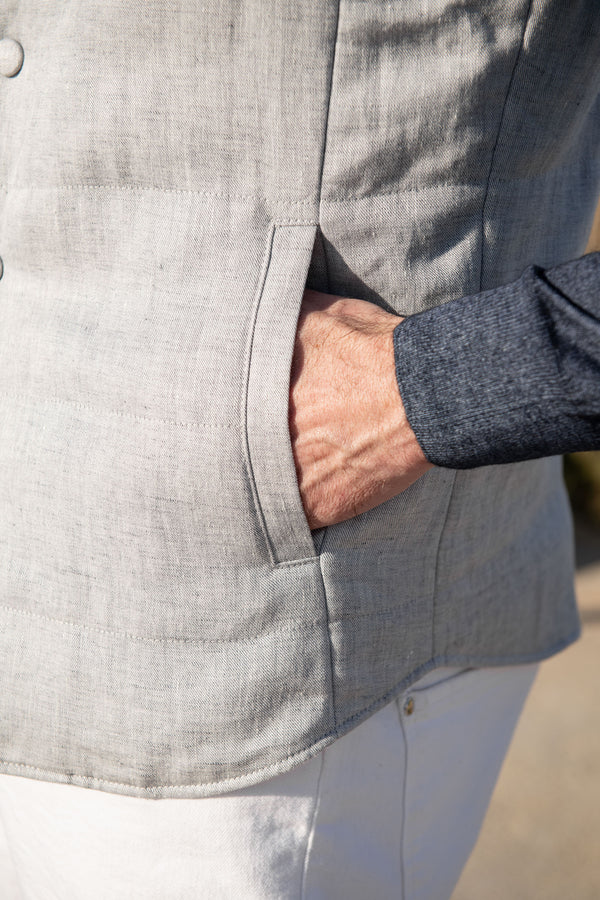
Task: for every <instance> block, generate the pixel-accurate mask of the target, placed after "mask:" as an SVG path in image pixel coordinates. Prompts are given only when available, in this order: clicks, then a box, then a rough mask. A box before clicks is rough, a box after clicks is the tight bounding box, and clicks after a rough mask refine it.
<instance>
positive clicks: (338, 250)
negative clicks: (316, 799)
mask: <svg viewBox="0 0 600 900" xmlns="http://www.w3.org/2000/svg"><path fill="white" fill-rule="evenodd" d="M559 20H560V21H561V27H560V29H558V28H557V27H556V25H555V24H553V23H555V22H556V21H559ZM599 32H600V28H599V22H598V16H597V14H596V13H595V3H591V2H588V3H585V2H582V3H579V4H572V3H566V2H558V0H538V2H536V0H534V2H533V3H531V4H530V3H528V2H519V3H515V4H512V5H511V9H510V11H509V12H507V11H506V4H502V3H500V2H493V0H486V2H484V3H479V4H464V5H462V6H459V7H457V6H456V4H455V3H450V2H448V0H437V2H433V3H432V2H422V3H412V4H390V3H380V2H378V0H377V2H376V0H373V2H362V0H361V2H359V0H342V2H341V3H339V4H337V3H335V2H333V0H328V2H323V3H320V4H317V5H316V6H315V4H312V3H298V2H294V3H292V2H291V0H289V2H288V0H281V2H279V3H277V4H275V5H274V4H272V3H267V2H264V3H263V2H256V0H253V2H251V0H248V2H240V0H226V2H222V0H219V2H218V3H217V2H216V0H215V2H212V0H211V2H208V3H204V4H202V5H198V4H196V3H194V2H192V0H177V2H176V3H171V2H170V3H167V2H166V0H152V2H141V0H139V2H136V3H130V4H121V3H117V2H116V0H105V2H103V3H100V2H97V3H86V4H81V3H79V2H77V0H70V2H66V3H61V4H48V3H44V2H42V0H11V2H9V3H6V4H4V7H3V10H2V11H0V38H4V39H6V40H10V41H16V42H18V44H19V45H21V46H22V48H23V65H22V67H21V70H20V71H19V72H18V74H16V75H12V76H10V77H9V76H6V75H5V76H4V77H2V78H1V81H0V111H1V116H2V128H1V129H0V177H1V179H2V184H3V196H2V200H1V203H0V255H1V256H2V260H3V263H4V274H3V277H2V280H1V281H0V297H1V312H0V353H1V356H2V373H1V375H0V382H1V397H0V400H1V402H0V607H1V610H0V614H1V616H2V629H1V630H0V653H1V654H2V659H3V660H4V665H3V669H2V676H1V677H2V684H1V685H0V697H1V698H2V700H1V701H0V703H1V709H2V715H1V717H0V759H1V760H2V762H1V763H0V770H2V771H7V772H13V773H15V774H23V775H28V776H30V777H34V778H44V779H49V780H55V781H63V782H72V783H75V784H80V785H84V786H88V787H94V788H99V789H102V790H108V791H113V792H117V793H125V794H131V795H138V796H152V797H176V796H202V795H211V794H216V793H219V792H222V791H227V790H231V789H232V788H233V787H236V786H240V787H241V786H243V785H245V784H249V783H252V782H255V781H259V780H261V779H263V778H267V777H269V776H270V775H273V774H275V773H276V772H280V771H284V770H285V769H287V768H290V767H291V766H292V765H294V764H296V763H298V762H300V761H302V760H303V759H306V758H307V757H308V756H309V755H311V754H314V753H315V752H317V750H318V749H319V748H321V747H324V746H326V745H327V744H328V743H330V742H331V741H333V740H334V739H335V738H336V737H337V736H339V735H341V734H342V733H344V732H345V731H347V730H348V729H349V728H351V727H353V726H354V725H356V724H358V723H359V722H360V721H362V720H363V719H364V718H365V717H366V716H368V715H369V714H370V713H372V712H374V711H375V710H376V709H377V708H379V707H380V706H381V705H382V704H383V703H385V702H387V701H388V700H389V699H390V698H391V697H393V696H394V695H395V694H397V693H398V692H399V691H401V690H403V689H404V688H405V687H406V685H408V684H409V683H411V682H412V681H414V680H415V679H417V678H418V677H420V675H421V674H422V673H423V672H424V671H426V670H427V669H429V668H432V667H434V666H436V665H442V664H443V665H445V664H448V665H455V664H458V665H463V664H464V665H477V664H505V663H510V662H519V661H525V660H533V659H538V658H541V657H543V656H547V655H549V654H550V653H552V652H555V651H556V650H557V649H559V648H560V647H562V646H564V645H566V644H567V643H568V642H569V641H571V640H573V639H574V637H575V636H576V634H577V631H578V621H577V615H576V612H575V608H574V603H573V593H572V546H571V528H570V520H569V515H568V509H567V503H566V498H565V494H564V489H563V487H562V483H561V480H560V472H559V463H558V462H557V461H556V460H542V461H534V462H530V463H523V464H518V465H514V466H508V467H507V466H501V467H489V468H485V469H480V470H476V471H472V472H460V473H457V472H453V471H451V470H442V469H437V470H433V471H431V472H430V473H428V474H427V475H426V476H425V477H423V478H422V479H420V480H419V481H418V482H417V483H416V484H414V485H413V486H412V487H411V488H409V490H407V491H406V492H404V493H403V494H402V495H400V496H399V497H396V498H394V499H393V500H391V501H389V502H388V503H385V504H383V505H382V506H380V507H378V508H377V509H374V510H371V511H369V512H368V513H365V514H363V515H361V516H358V517H356V518H355V519H352V520H350V521H348V522H344V523H342V524H340V525H336V526H333V527H331V528H328V529H325V530H324V531H321V532H316V533H312V534H311V532H310V530H309V528H308V524H307V521H306V518H305V516H304V513H303V510H302V504H301V501H300V495H299V491H298V485H297V481H296V475H295V470H294V462H293V456H292V451H291V444H290V438H289V432H288V424H287V416H288V390H289V372H290V364H291V358H292V351H293V343H294V336H295V330H296V323H297V318H298V314H299V309H300V304H301V300H302V293H303V289H304V287H305V285H306V283H308V284H309V285H310V286H312V287H315V288H317V289H321V290H324V291H328V292H332V293H340V294H347V295H352V296H356V297H361V298H363V299H366V300H370V301H372V302H374V303H378V304H381V305H383V306H386V307H387V308H391V309H393V310H395V311H397V312H398V313H401V314H409V313H412V312H416V311H418V310H420V309H424V308H427V307H429V306H433V305H435V304H439V303H443V302H446V301H447V300H450V299H452V298H453V297H457V296H460V295H463V294H466V293H472V292H476V291H478V290H480V289H482V288H488V287H491V286H493V285H494V284H499V283H501V282H503V281H507V280H510V279H511V278H513V277H516V276H517V275H518V274H519V273H520V271H521V270H522V269H523V268H524V267H525V266H526V265H528V264H529V263H531V262H536V263H539V264H542V265H550V264H553V263H558V262H560V261H563V260H565V259H568V258H570V257H574V256H576V255H578V254H579V253H580V252H582V250H583V247H584V245H585V238H586V235H587V231H588V230H589V225H590V222H591V216H592V214H593V208H594V201H595V198H596V196H597V193H598V184H599V180H600V179H599V178H598V160H597V153H596V151H595V147H597V146H598V125H599V123H598V112H597V111H598V101H597V98H598V91H599V83H598V72H597V62H596V61H597V59H598V52H599V50H600V37H599ZM572 45H575V46H577V47H578V48H579V52H578V54H577V55H576V56H575V57H573V55H571V56H570V57H565V55H564V54H565V52H566V48H570V47H571V46H572ZM557 109H560V110H562V112H561V118H560V122H561V127H560V128H557V127H556V121H557V119H556V115H558V113H557V112H556V113H555V112H554V111H555V110H557ZM551 113H552V115H551Z"/></svg>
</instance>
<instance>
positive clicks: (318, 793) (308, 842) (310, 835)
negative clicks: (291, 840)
mask: <svg viewBox="0 0 600 900" xmlns="http://www.w3.org/2000/svg"><path fill="white" fill-rule="evenodd" d="M326 752H327V751H326V750H322V751H321V766H320V768H319V776H318V778H317V789H316V794H315V803H314V806H313V810H312V815H311V817H310V828H309V830H308V835H307V837H306V849H305V851H304V863H303V866H302V877H301V880H300V900H306V879H307V877H308V861H309V859H310V855H311V852H312V845H313V840H314V836H315V827H316V824H317V814H318V812H319V807H320V805H321V779H322V777H323V769H324V768H325V754H326Z"/></svg>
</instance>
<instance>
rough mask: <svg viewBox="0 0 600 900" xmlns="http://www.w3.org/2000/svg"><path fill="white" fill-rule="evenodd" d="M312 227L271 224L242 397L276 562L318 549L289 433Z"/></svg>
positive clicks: (261, 510)
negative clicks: (296, 343) (293, 371)
mask: <svg viewBox="0 0 600 900" xmlns="http://www.w3.org/2000/svg"><path fill="white" fill-rule="evenodd" d="M315 235H316V226H315V225H300V226H298V225H290V226H277V225H276V226H274V227H273V229H272V231H271V235H270V240H269V252H268V259H267V263H266V266H265V270H264V277H263V280H262V286H261V288H260V290H259V296H258V299H257V303H256V307H255V318H254V323H253V329H252V337H251V348H250V357H249V360H250V361H249V368H248V381H247V392H246V398H245V399H246V402H245V410H244V416H245V434H246V441H247V443H246V451H247V462H248V469H249V475H250V483H251V486H252V491H253V495H254V502H255V508H256V513H257V517H258V520H259V523H260V527H261V528H262V530H263V533H264V537H265V542H266V546H267V550H268V553H269V557H270V560H271V562H272V563H273V564H274V565H277V564H281V563H286V562H293V561H295V560H299V559H306V558H310V557H314V556H315V555H316V546H317V545H316V539H318V537H320V535H316V536H315V539H313V535H312V534H311V531H310V528H309V526H308V521H307V519H306V515H305V513H304V508H303V506H302V501H301V498H300V491H299V488H298V479H297V475H296V469H295V465H294V457H293V453H292V444H291V439H290V432H289V423H288V410H289V385H290V370H291V364H292V355H293V350H294V340H295V336H296V327H297V322H298V316H299V314H300V306H301V303H302V296H303V293H304V287H305V284H306V277H307V274H308V268H309V265H310V260H311V256H312V250H313V244H314V240H315Z"/></svg>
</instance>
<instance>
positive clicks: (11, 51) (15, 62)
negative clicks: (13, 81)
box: [0, 38, 24, 78]
mask: <svg viewBox="0 0 600 900" xmlns="http://www.w3.org/2000/svg"><path fill="white" fill-rule="evenodd" d="M23 55H24V54H23V48H22V47H21V45H20V43H19V42H18V41H13V39H12V38H2V40H1V41H0V75H4V76H5V78H12V77H13V75H18V74H19V72H20V71H21V66H22V65H23Z"/></svg>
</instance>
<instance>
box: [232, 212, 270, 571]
mask: <svg viewBox="0 0 600 900" xmlns="http://www.w3.org/2000/svg"><path fill="white" fill-rule="evenodd" d="M276 230H277V229H276V226H275V225H274V224H272V225H271V229H270V234H269V241H268V249H267V253H266V257H265V259H264V261H263V269H262V271H261V273H260V276H259V280H258V287H257V291H256V295H255V298H254V308H253V311H252V322H251V327H250V333H249V335H248V343H247V346H246V350H245V356H244V385H243V388H242V409H241V419H242V422H241V425H242V429H241V430H242V452H243V457H244V461H245V463H246V471H247V473H248V478H249V483H250V492H251V494H252V499H253V502H254V508H255V511H256V515H257V518H258V521H259V525H260V528H261V531H262V534H263V537H264V541H265V546H266V550H267V554H268V556H269V560H270V562H271V565H276V564H277V562H278V560H277V556H276V552H275V547H274V545H273V542H272V540H271V535H270V534H269V529H268V525H267V521H266V519H265V516H264V512H263V508H262V504H261V501H260V495H259V492H258V486H257V484H256V478H255V476H254V466H253V464H252V454H251V452H250V435H249V430H248V409H249V403H250V398H249V396H248V392H249V390H250V371H251V368H252V361H253V350H254V341H255V335H256V323H257V320H258V311H259V307H260V303H261V300H262V296H263V293H264V290H265V287H266V283H267V278H268V275H269V268H270V266H271V262H272V259H273V244H274V241H275V232H276Z"/></svg>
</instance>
